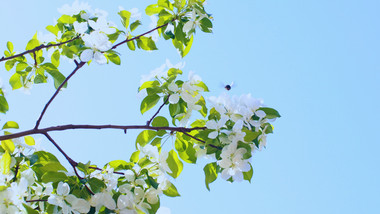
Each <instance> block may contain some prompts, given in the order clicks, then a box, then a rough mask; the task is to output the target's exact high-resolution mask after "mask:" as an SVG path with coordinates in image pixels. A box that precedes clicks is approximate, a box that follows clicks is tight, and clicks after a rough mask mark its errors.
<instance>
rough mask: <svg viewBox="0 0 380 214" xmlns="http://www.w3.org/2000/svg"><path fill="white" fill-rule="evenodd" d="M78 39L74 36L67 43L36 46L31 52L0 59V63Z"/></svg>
mask: <svg viewBox="0 0 380 214" xmlns="http://www.w3.org/2000/svg"><path fill="white" fill-rule="evenodd" d="M78 38H79V36H76V37H74V38H72V39H70V40H67V41H65V42H61V43H57V44H50V45H44V44H42V45H40V46H37V47H35V48H33V49H31V50H27V51H24V52H22V53H19V54H16V55H13V56H10V57H1V58H0V62H2V61H7V60H10V59H13V58H17V57H19V56H24V55H25V54H28V53H35V52H36V51H39V50H41V49H44V48H51V47H57V46H61V45H64V44H67V43H69V42H72V41H74V40H76V39H78Z"/></svg>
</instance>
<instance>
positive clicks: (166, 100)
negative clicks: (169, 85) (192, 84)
mask: <svg viewBox="0 0 380 214" xmlns="http://www.w3.org/2000/svg"><path fill="white" fill-rule="evenodd" d="M169 97H170V94H169V95H168V97H167V98H166V99H165V101H164V103H162V105H161V106H160V108H158V110H157V112H156V113H155V114H154V115H153V116H152V118H150V120H148V121H147V122H146V125H147V126H149V125H150V123H151V122H152V120H153V119H154V118H155V117H156V116H157V114H158V113H159V112H160V111H161V109H162V107H164V105H165V104H166V103H167V102H168V100H169Z"/></svg>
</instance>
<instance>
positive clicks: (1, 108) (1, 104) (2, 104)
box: [0, 95, 9, 113]
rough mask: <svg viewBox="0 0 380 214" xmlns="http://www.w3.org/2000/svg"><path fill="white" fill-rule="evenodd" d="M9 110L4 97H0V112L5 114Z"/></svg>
mask: <svg viewBox="0 0 380 214" xmlns="http://www.w3.org/2000/svg"><path fill="white" fill-rule="evenodd" d="M8 110H9V106H8V102H7V100H6V99H5V97H4V96H1V95H0V112H1V113H5V112H7V111H8Z"/></svg>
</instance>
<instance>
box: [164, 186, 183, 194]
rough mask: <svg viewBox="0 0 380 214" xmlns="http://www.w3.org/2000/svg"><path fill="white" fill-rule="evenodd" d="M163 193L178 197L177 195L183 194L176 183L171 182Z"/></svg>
mask: <svg viewBox="0 0 380 214" xmlns="http://www.w3.org/2000/svg"><path fill="white" fill-rule="evenodd" d="M163 193H164V194H165V195H166V196H169V197H177V196H181V195H180V194H179V193H178V190H177V188H176V187H175V186H174V184H172V183H170V186H169V187H168V188H167V189H166V190H164V191H163Z"/></svg>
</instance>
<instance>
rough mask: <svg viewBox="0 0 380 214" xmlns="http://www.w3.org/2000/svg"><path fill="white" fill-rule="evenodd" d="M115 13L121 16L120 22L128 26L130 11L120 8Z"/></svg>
mask: <svg viewBox="0 0 380 214" xmlns="http://www.w3.org/2000/svg"><path fill="white" fill-rule="evenodd" d="M117 14H119V16H120V17H121V23H122V24H123V25H124V27H125V28H128V26H129V19H130V18H131V12H129V11H126V10H121V11H120V12H118V13H117Z"/></svg>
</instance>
